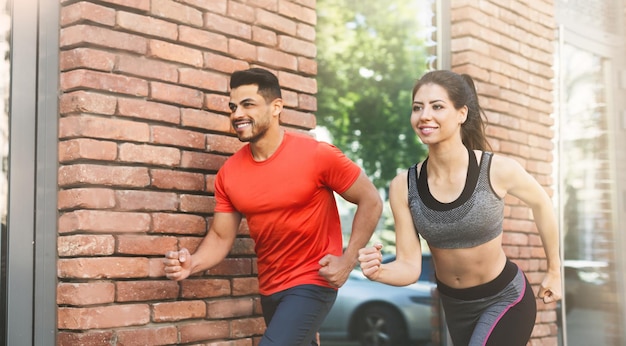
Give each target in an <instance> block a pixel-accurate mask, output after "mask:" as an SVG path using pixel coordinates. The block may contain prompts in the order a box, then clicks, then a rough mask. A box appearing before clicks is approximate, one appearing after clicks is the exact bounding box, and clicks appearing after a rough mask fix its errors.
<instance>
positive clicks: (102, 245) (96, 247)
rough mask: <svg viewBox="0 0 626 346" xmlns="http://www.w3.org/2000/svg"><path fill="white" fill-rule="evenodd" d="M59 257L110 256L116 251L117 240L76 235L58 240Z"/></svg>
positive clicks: (104, 236)
mask: <svg viewBox="0 0 626 346" xmlns="http://www.w3.org/2000/svg"><path fill="white" fill-rule="evenodd" d="M57 251H58V253H59V257H74V256H108V255H112V254H113V253H114V251H115V238H113V236H110V235H91V234H76V235H68V236H60V237H58V239H57Z"/></svg>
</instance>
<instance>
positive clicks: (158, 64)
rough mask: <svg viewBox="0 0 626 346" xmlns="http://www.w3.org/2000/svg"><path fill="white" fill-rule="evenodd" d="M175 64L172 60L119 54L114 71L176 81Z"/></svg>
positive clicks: (165, 80) (171, 81)
mask: <svg viewBox="0 0 626 346" xmlns="http://www.w3.org/2000/svg"><path fill="white" fill-rule="evenodd" d="M176 69H177V66H176V65H175V64H174V63H172V62H166V61H160V60H154V59H149V58H146V57H145V56H140V57H136V56H130V55H120V56H119V57H118V62H117V65H116V67H115V72H118V73H122V74H127V75H133V76H137V77H142V78H146V79H154V80H159V81H164V82H170V83H176V81H177V80H178V71H177V70H176Z"/></svg>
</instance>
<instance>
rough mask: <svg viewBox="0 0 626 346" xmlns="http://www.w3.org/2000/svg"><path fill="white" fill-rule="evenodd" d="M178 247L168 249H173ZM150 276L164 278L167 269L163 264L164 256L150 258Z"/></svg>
mask: <svg viewBox="0 0 626 346" xmlns="http://www.w3.org/2000/svg"><path fill="white" fill-rule="evenodd" d="M172 250H176V249H168V251H172ZM148 277H149V278H164V277H165V270H164V264H163V257H153V258H149V259H148Z"/></svg>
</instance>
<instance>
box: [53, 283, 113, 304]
mask: <svg viewBox="0 0 626 346" xmlns="http://www.w3.org/2000/svg"><path fill="white" fill-rule="evenodd" d="M114 299H115V285H114V284H113V283H111V282H85V283H70V282H61V283H59V284H58V285H57V304H60V305H74V306H85V305H95V304H107V303H113V302H114Z"/></svg>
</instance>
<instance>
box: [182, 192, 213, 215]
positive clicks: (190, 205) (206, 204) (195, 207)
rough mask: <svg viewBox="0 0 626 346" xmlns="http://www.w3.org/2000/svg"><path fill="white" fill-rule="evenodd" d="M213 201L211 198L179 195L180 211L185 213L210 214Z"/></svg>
mask: <svg viewBox="0 0 626 346" xmlns="http://www.w3.org/2000/svg"><path fill="white" fill-rule="evenodd" d="M214 209H215V199H214V198H213V197H212V196H198V195H181V196H180V210H181V211H183V212H187V213H205V214H208V213H212V212H213V210H214Z"/></svg>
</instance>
